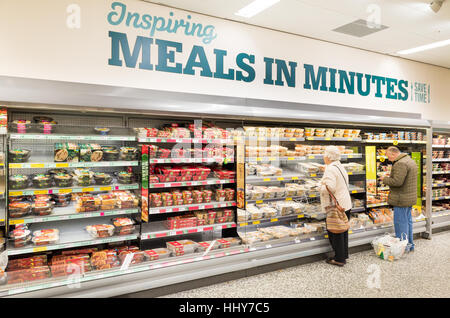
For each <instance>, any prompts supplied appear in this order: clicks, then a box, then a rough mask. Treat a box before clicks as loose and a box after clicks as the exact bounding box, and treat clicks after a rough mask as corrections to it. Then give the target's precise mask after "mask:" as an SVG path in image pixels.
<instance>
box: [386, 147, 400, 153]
mask: <svg viewBox="0 0 450 318" xmlns="http://www.w3.org/2000/svg"><path fill="white" fill-rule="evenodd" d="M386 152H390V153H392V154H395V155H396V154H399V153H400V152H401V151H400V149H398V148H397V147H394V146H390V147H389V148H388V149H387V150H386Z"/></svg>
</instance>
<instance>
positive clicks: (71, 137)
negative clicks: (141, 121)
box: [9, 133, 136, 141]
mask: <svg viewBox="0 0 450 318" xmlns="http://www.w3.org/2000/svg"><path fill="white" fill-rule="evenodd" d="M9 138H10V139H21V140H23V139H26V140H101V141H135V140H136V137H135V136H114V135H109V136H102V135H64V134H32V133H25V134H19V133H10V134H9Z"/></svg>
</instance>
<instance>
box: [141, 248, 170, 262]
mask: <svg viewBox="0 0 450 318" xmlns="http://www.w3.org/2000/svg"><path fill="white" fill-rule="evenodd" d="M169 256H170V251H169V249H167V248H155V249H151V250H146V251H144V257H145V260H146V261H156V260H159V259H163V258H168V257H169Z"/></svg>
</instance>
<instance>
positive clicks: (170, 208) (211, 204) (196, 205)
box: [148, 201, 236, 214]
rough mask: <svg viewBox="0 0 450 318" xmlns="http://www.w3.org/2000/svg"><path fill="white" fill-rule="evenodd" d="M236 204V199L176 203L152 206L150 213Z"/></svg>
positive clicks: (224, 206) (223, 206)
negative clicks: (185, 203) (174, 204)
mask: <svg viewBox="0 0 450 318" xmlns="http://www.w3.org/2000/svg"><path fill="white" fill-rule="evenodd" d="M232 206H236V201H225V202H214V201H213V202H208V203H195V204H188V205H176V206H167V207H159V208H150V209H149V211H148V213H149V214H162V213H173V212H182V211H197V210H206V209H217V208H227V207H232Z"/></svg>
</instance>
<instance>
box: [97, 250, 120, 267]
mask: <svg viewBox="0 0 450 318" xmlns="http://www.w3.org/2000/svg"><path fill="white" fill-rule="evenodd" d="M91 264H92V266H93V267H94V268H95V269H96V270H101V269H109V268H113V267H117V266H120V260H119V258H118V257H117V252H116V251H114V250H102V251H98V252H94V253H92V256H91Z"/></svg>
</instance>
